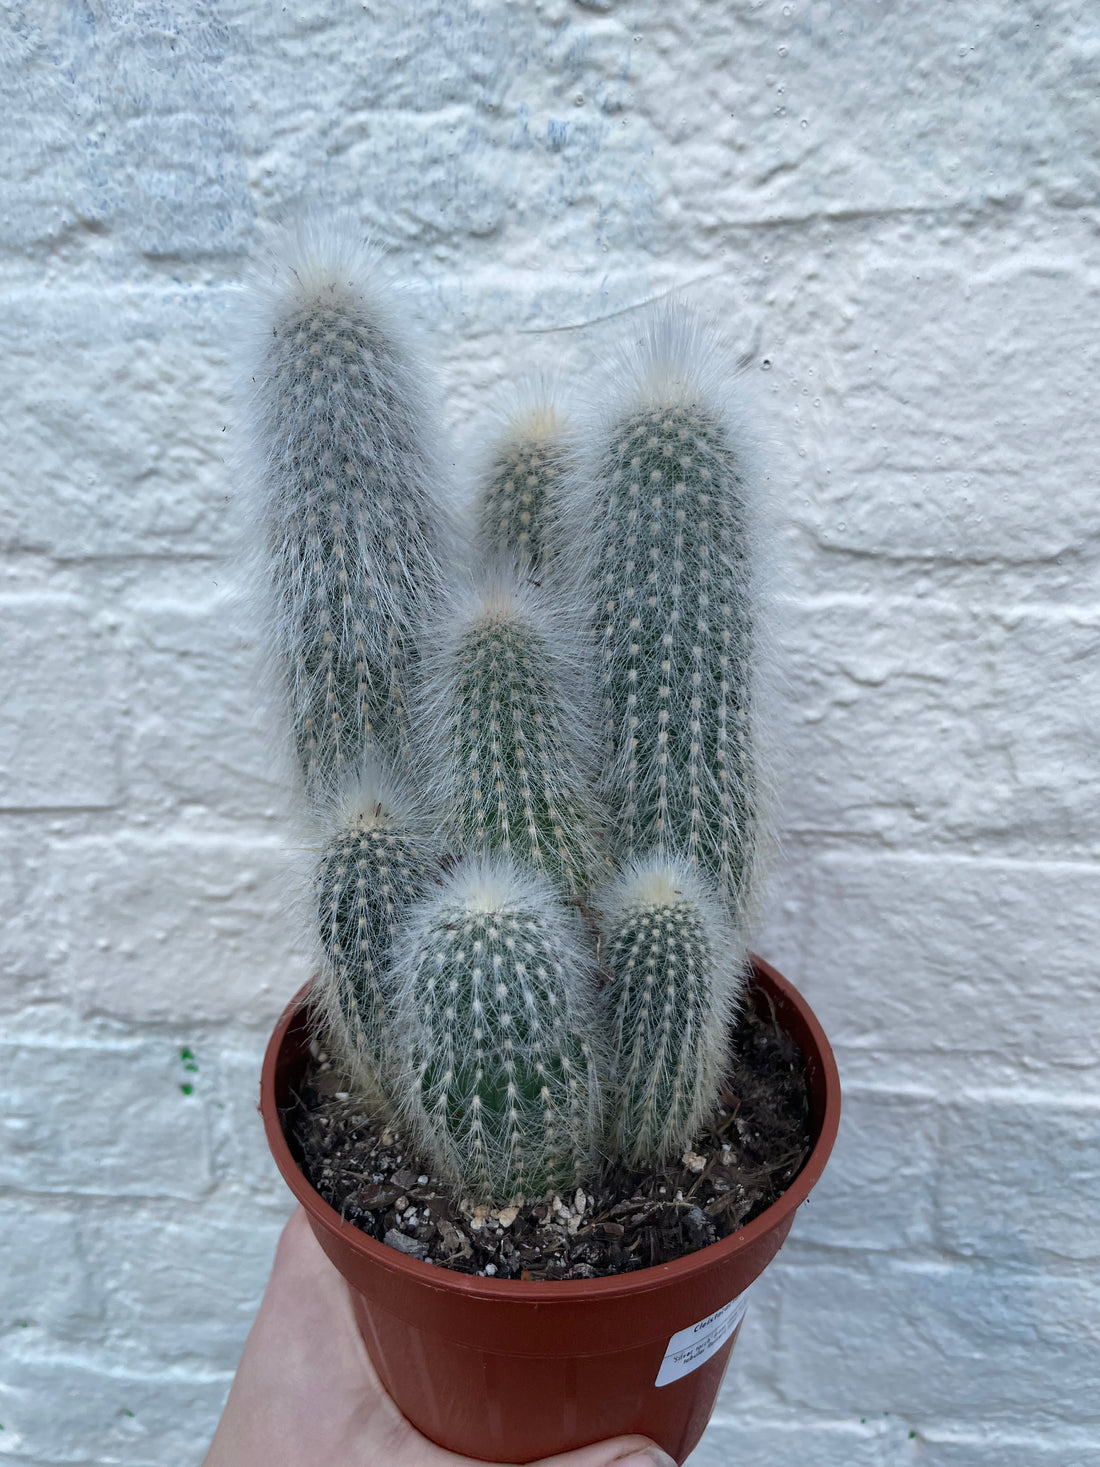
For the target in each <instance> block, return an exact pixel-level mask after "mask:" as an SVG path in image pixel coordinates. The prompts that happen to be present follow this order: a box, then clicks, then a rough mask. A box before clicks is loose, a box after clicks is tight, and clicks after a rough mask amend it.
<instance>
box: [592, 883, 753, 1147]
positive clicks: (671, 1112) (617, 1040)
mask: <svg viewBox="0 0 1100 1467" xmlns="http://www.w3.org/2000/svg"><path fill="white" fill-rule="evenodd" d="M602 907H603V912H604V918H605V931H606V937H607V945H606V948H605V954H606V956H605V961H606V964H607V967H608V968H609V970H610V972H611V984H610V986H609V988H608V989H607V990H606V991H605V994H604V998H605V1001H606V1002H607V1003H608V1005H609V1007H610V1010H611V1014H612V1023H611V1052H612V1055H613V1056H614V1058H613V1060H612V1069H611V1074H610V1077H609V1082H608V1087H607V1124H608V1139H609V1145H610V1149H611V1150H612V1151H613V1153H614V1154H615V1155H617V1156H619V1157H620V1158H621V1159H622V1160H623V1161H625V1162H627V1164H628V1165H630V1166H637V1167H640V1166H647V1165H659V1164H661V1163H662V1162H666V1161H668V1160H669V1158H670V1157H674V1156H680V1155H681V1154H682V1153H683V1152H684V1151H685V1150H686V1149H687V1148H688V1147H689V1146H690V1144H691V1141H692V1138H693V1137H695V1136H696V1135H698V1133H699V1131H700V1129H701V1127H702V1126H703V1125H704V1124H705V1123H706V1121H707V1120H708V1119H709V1117H710V1116H711V1115H712V1114H713V1112H714V1109H715V1106H716V1104H717V1100H718V1095H719V1088H720V1084H721V1080H722V1076H723V1073H724V1070H725V1065H726V1061H727V1036H728V1032H729V1025H730V1022H731V1020H732V1018H733V1015H734V1012H735V1010H736V1004H737V1000H738V998H739V996H740V991H741V987H742V984H743V969H744V957H743V954H740V953H739V952H738V950H737V946H736V943H735V941H734V939H733V936H732V933H731V931H730V927H729V920H728V918H727V917H726V915H725V913H724V912H723V911H722V910H721V908H720V906H719V904H718V903H717V901H716V900H715V899H714V898H713V897H712V896H710V895H709V894H708V893H707V892H706V891H705V890H704V888H703V885H702V883H701V882H700V880H699V878H698V874H697V873H696V872H695V871H693V869H692V868H691V867H689V866H688V864H687V863H686V861H683V860H672V861H669V860H666V859H665V858H663V857H660V856H655V857H651V858H650V859H648V860H646V861H642V862H639V863H636V864H635V865H634V866H633V868H631V869H630V870H629V871H628V872H627V873H626V875H625V876H624V877H623V878H621V880H620V882H619V883H618V885H617V886H616V888H615V889H614V890H613V891H612V892H611V893H610V895H609V896H608V897H607V899H606V900H605V901H604V902H603V903H602Z"/></svg>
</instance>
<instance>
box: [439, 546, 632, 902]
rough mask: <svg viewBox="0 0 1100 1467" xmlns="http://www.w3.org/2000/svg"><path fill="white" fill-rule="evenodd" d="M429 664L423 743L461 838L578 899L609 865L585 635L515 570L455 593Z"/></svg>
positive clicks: (450, 826)
mask: <svg viewBox="0 0 1100 1467" xmlns="http://www.w3.org/2000/svg"><path fill="white" fill-rule="evenodd" d="M428 640H429V643H432V642H436V643H437V646H436V648H435V650H434V651H432V652H429V653H427V654H426V656H425V659H424V664H423V669H422V672H423V693H424V696H423V700H422V701H423V713H422V720H423V743H424V750H425V754H426V756H427V758H428V760H429V761H430V764H431V767H432V770H433V789H434V794H435V797H436V800H437V803H438V804H439V805H440V807H441V808H442V809H443V811H444V812H445V813H444V818H445V821H446V830H447V834H448V836H449V837H450V839H451V840H452V841H453V842H454V844H455V845H456V847H459V848H467V849H470V850H473V851H476V852H481V853H489V852H492V851H503V852H506V853H510V854H512V855H513V856H515V857H516V858H517V859H519V860H521V861H528V862H530V863H531V864H532V865H533V866H534V867H536V869H538V870H540V871H542V872H544V873H545V874H546V875H547V876H549V877H550V878H551V879H552V880H553V881H555V882H556V883H558V885H559V886H561V887H562V889H563V890H564V891H566V892H568V893H569V894H570V895H572V896H576V897H581V898H583V897H584V895H585V894H586V893H587V891H588V889H589V887H590V885H591V883H592V882H593V881H595V880H599V879H602V878H604V877H605V876H606V875H607V874H608V872H609V869H610V868H609V866H608V863H607V858H606V855H605V853H604V849H603V835H602V829H601V821H600V814H599V810H598V807H597V804H596V800H595V796H594V794H593V793H592V777H591V772H590V767H589V764H590V756H589V751H588V747H587V742H586V741H587V738H588V735H589V730H590V728H591V724H592V721H593V715H592V712H591V709H590V707H589V704H588V701H587V695H586V690H585V688H584V686H583V684H582V683H581V682H580V681H579V678H578V662H579V661H580V660H581V659H582V658H583V653H584V643H583V641H578V640H577V638H576V637H575V636H573V635H571V633H570V631H569V625H568V621H567V619H566V618H565V617H564V616H562V615H560V614H554V613H551V612H550V610H549V609H548V607H547V605H546V603H545V600H544V599H542V598H540V596H539V594H538V592H537V591H536V590H535V589H534V588H533V587H530V586H527V585H525V584H523V583H522V582H521V581H520V580H519V579H518V578H517V577H516V576H515V575H514V574H513V573H512V572H510V571H508V570H506V569H505V570H500V571H497V572H494V573H490V574H488V575H487V576H486V577H485V578H484V579H483V580H482V582H481V583H480V584H479V586H477V587H476V588H473V589H470V588H464V589H461V590H459V591H456V592H455V594H454V595H453V597H452V598H451V600H450V602H449V603H448V606H447V609H446V613H445V621H444V623H443V624H441V627H440V631H439V634H438V637H436V636H429V639H428Z"/></svg>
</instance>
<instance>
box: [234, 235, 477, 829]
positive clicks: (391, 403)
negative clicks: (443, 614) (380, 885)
mask: <svg viewBox="0 0 1100 1467" xmlns="http://www.w3.org/2000/svg"><path fill="white" fill-rule="evenodd" d="M270 277H271V278H270V279H269V280H265V281H263V282H259V283H258V284H257V289H256V292H255V304H256V307H257V319H258V322H259V324H260V325H261V326H262V331H261V332H258V333H257V347H256V351H255V360H254V363H253V368H252V392H251V397H252V408H253V440H254V445H255V451H256V457H257V459H258V481H259V482H258V487H259V490H260V496H261V500H262V505H261V514H260V518H261V520H262V525H263V547H262V558H263V568H262V571H261V573H260V574H261V579H262V581H263V582H265V583H266V588H267V590H268V593H269V595H270V599H271V601H272V602H273V607H272V621H273V624H274V640H275V652H276V657H277V660H278V662H279V663H280V665H281V671H282V676H283V678H284V681H285V685H286V688H287V692H288V696H289V703H290V711H291V722H292V725H293V736H294V743H295V748H296V752H297V756H298V760H299V763H300V766H301V770H302V774H303V778H304V781H305V786H306V792H307V796H308V798H309V802H310V804H311V805H312V806H313V807H314V808H324V807H325V806H326V805H329V804H331V803H332V802H333V801H335V800H338V799H339V798H340V794H341V789H342V786H343V785H344V784H345V783H353V782H354V781H355V779H356V778H357V776H358V771H359V763H360V760H361V758H362V757H363V756H364V754H368V755H369V754H370V753H371V751H373V752H374V753H376V754H378V753H383V754H391V755H392V754H393V753H394V752H395V751H402V750H404V749H406V748H407V742H408V708H407V698H408V690H407V685H408V678H409V673H410V669H411V663H412V660H413V657H414V654H415V649H416V645H417V635H418V631H419V627H420V624H421V622H422V619H423V618H424V617H425V616H426V615H429V614H431V612H432V610H433V608H434V607H435V606H436V604H437V602H438V598H439V593H440V588H441V584H442V580H443V567H442V562H443V554H444V549H443V547H444V546H445V545H446V544H447V543H448V535H449V531H448V530H447V527H446V524H447V515H446V511H445V509H444V506H443V502H442V501H441V499H440V496H439V489H440V485H441V483H442V482H443V476H442V474H441V473H440V469H439V461H438V449H437V447H436V435H435V433H434V431H433V428H432V424H431V422H430V414H429V412H428V409H427V406H426V401H425V393H424V388H423V386H422V377H423V374H422V371H421V370H420V368H419V365H418V364H417V362H416V359H415V353H414V352H413V351H412V349H411V347H410V346H409V344H408V342H407V340H406V331H405V328H404V327H403V324H402V322H401V319H400V315H399V310H398V306H397V304H396V302H395V299H394V296H395V292H394V291H393V289H392V287H389V286H388V285H387V283H386V280H385V276H384V272H383V269H382V266H381V262H380V259H379V257H378V256H377V255H376V254H375V253H374V252H372V251H371V250H369V249H367V248H365V247H364V248H359V247H355V246H352V245H350V244H348V243H347V242H346V241H343V242H342V241H340V240H338V239H337V240H327V239H325V238H324V237H323V236H321V235H319V234H318V233H317V232H314V233H312V234H309V233H307V234H304V235H303V236H301V237H300V238H299V239H298V240H297V241H296V242H295V243H294V245H293V246H292V247H291V248H290V250H289V251H288V252H287V254H286V257H285V258H284V259H283V260H282V261H281V262H279V263H278V264H277V265H275V266H274V268H273V270H272V271H271V272H270Z"/></svg>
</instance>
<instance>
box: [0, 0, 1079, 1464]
mask: <svg viewBox="0 0 1100 1467" xmlns="http://www.w3.org/2000/svg"><path fill="white" fill-rule="evenodd" d="M0 26H2V31H0V36H2V47H0V57H2V61H3V66H4V77H3V82H2V97H3V104H4V116H5V120H4V126H3V128H2V130H0V302H2V309H0V402H2V404H3V407H2V410H0V444H2V447H0V485H2V489H0V503H2V514H0V623H2V626H3V641H2V648H0V656H2V659H3V674H2V686H3V698H2V700H0V900H2V907H0V910H2V912H3V918H4V923H3V937H2V943H3V949H2V964H3V979H2V983H0V1040H2V1045H0V1047H2V1055H0V1089H2V1091H3V1097H2V1105H0V1111H2V1113H0V1124H2V1128H3V1147H2V1150H0V1216H2V1222H0V1381H2V1384H3V1394H2V1396H0V1403H2V1404H0V1422H2V1429H0V1453H6V1454H8V1455H9V1456H10V1457H11V1458H12V1459H13V1460H14V1461H16V1462H18V1463H21V1464H26V1467H30V1464H36V1467H42V1464H47V1463H50V1464H52V1463H71V1464H81V1467H90V1464H105V1463H116V1462H117V1463H126V1464H130V1467H154V1464H155V1467H176V1464H180V1467H184V1464H189V1463H195V1462H197V1461H198V1460H199V1458H200V1457H201V1455H202V1452H203V1450H204V1448H205V1444H206V1441H207V1439H208V1438H209V1434H210V1432H211V1430H212V1427H213V1424H214V1421H215V1420H216V1418H217V1414H218V1412H219V1409H220V1406H221V1402H222V1400H223V1398H224V1394H225V1390H226V1388H227V1384H228V1381H229V1379H230V1377H231V1374H232V1370H233V1367H234V1364H235V1360H236V1357H237V1354H238V1352H239V1349H240V1345H241V1341H242V1340H243V1337H244V1334H245V1332H246V1330H247V1327H248V1324H249V1321H250V1318H251V1315H252V1313H253V1310H254V1308H255V1304H256V1301H257V1298H258V1295H259V1292H260V1289H261V1287H262V1284H263V1280H264V1278H265V1275H266V1271H267V1268H268V1265H269V1262H270V1257H271V1252H272V1248H273V1245H274V1241H275V1238H276V1236H277V1234H278V1230H279V1227H280V1225H281V1222H282V1219H283V1218H284V1216H285V1214H286V1212H287V1199H286V1196H285V1194H284V1192H283V1190H282V1188H281V1185H280V1183H279V1182H278V1180H277V1179H276V1177H275V1175H274V1174H273V1169H272V1167H271V1165H270V1164H269V1162H268V1160H267V1157H266V1152H265V1148H264V1145H263V1141H262V1137H261V1134H260V1130H259V1122H258V1117H257V1116H256V1114H255V1110H254V1096H255V1089H256V1078H257V1067H258V1061H259V1055H260V1052H261V1049H262V1045H263V1042H264V1038H265V1034H266V1030H267V1028H268V1026H269V1025H270V1022H271V1020H272V1018H273V1016H274V1015H275V1014H276V1012H277V1011H278V1009H279V1008H280V1006H281V1005H282V1003H283V1002H284V1001H285V1000H286V998H287V997H288V996H289V994H290V993H291V992H292V991H293V990H294V989H295V987H296V986H297V985H298V984H299V983H300V982H301V980H302V978H303V976H304V974H305V964H306V955H305V948H304V944H303V943H302V942H301V941H300V940H299V938H298V935H297V932H296V929H295V925H294V922H293V920H292V917H291V916H290V915H288V913H289V911H290V908H291V907H292V905H293V904H292V903H291V902H288V900H287V893H288V892H292V890H293V886H294V882H295V879H296V877H295V861H294V859H293V852H292V849H291V845H292V833H291V828H290V823H289V820H288V814H287V811H288V803H287V800H286V797H285V794H284V792H283V788H282V784H281V775H280V772H279V770H278V768H277V766H276V765H275V764H274V763H273V761H272V758H271V756H270V752H269V750H270V742H269V740H268V738H267V736H266V735H265V731H264V720H263V717H262V716H261V715H259V714H257V713H256V712H255V704H254V698H253V695H252V693H251V692H250V687H251V669H252V667H253V662H254V659H253V654H252V649H251V646H250V644H249V637H248V634H247V630H246V629H243V624H242V623H241V621H240V620H239V618H238V617H237V616H236V614H235V612H234V606H235V595H236V592H237V590H238V589H239V573H238V568H237V565H236V564H235V563H234V561H233V559H232V558H231V557H229V556H228V555H227V547H228V546H230V545H231V544H232V539H233V535H234V534H235V532H236V529H237V527H238V518H239V510H238V506H237V501H236V499H235V489H236V487H237V486H236V483H235V479H234V474H233V471H232V466H231V465H232V457H231V455H232V451H233V449H234V448H235V447H236V445H237V443H238V442H239V436H240V435H239V431H238V425H237V422H236V419H235V416H234V413H233V409H232V406H231V403H230V396H229V392H230V382H231V371H230V367H229V358H230V352H231V347H232V342H231V340H230V339H229V331H228V328H227V321H228V320H229V319H230V317H229V311H230V308H231V306H232V304H233V300H234V296H235V293H236V292H237V290H238V287H239V282H240V280H241V277H242V273H243V271H244V269H245V265H246V261H247V259H248V257H249V254H250V253H251V252H252V251H253V250H254V249H255V248H256V246H257V244H258V243H259V242H261V241H262V240H263V239H264V238H265V236H266V234H267V233H268V232H269V230H270V228H271V225H272V221H274V220H276V219H277V218H279V217H281V216H282V215H284V214H286V213H287V212H293V211H296V210H301V209H303V208H309V209H313V210H317V211H328V210H334V209H337V208H346V209H350V210H351V211H352V212H353V214H354V215H355V216H356V217H357V218H358V219H359V220H361V221H362V223H363V224H364V225H365V226H366V227H367V228H369V229H370V230H371V231H372V232H373V233H374V234H375V235H376V237H377V238H378V239H380V240H381V241H382V242H384V243H385V244H387V245H389V246H391V247H392V248H393V249H394V250H395V251H397V252H399V254H400V256H401V258H402V261H403V264H404V267H405V270H406V272H407V273H409V274H411V275H412V276H413V277H415V278H416V279H417V280H418V281H419V282H420V288H419V303H420V306H421V307H422V309H423V314H424V315H425V317H426V319H427V320H428V321H429V322H430V323H431V324H432V326H433V327H434V329H435V332H436V337H437V340H438V343H439V349H440V354H441V360H442V367H443V372H444V376H445V379H446V382H447V385H448V388H449V391H450V394H451V404H452V412H453V416H454V418H455V420H456V421H459V420H463V419H465V418H466V416H467V415H468V414H469V413H470V411H471V410H472V409H473V408H475V407H476V405H477V404H478V403H480V402H482V401H484V398H485V394H486V393H487V392H488V391H489V390H490V389H491V388H492V387H493V385H494V384H496V383H497V382H498V381H500V380H501V379H502V378H503V377H505V376H506V375H508V374H510V373H512V372H513V371H514V370H515V369H516V367H517V366H519V365H533V364H539V363H553V362H558V361H561V360H568V361H570V362H572V363H574V364H576V366H577V367H578V368H581V367H584V366H585V365H588V364H591V363H592V362H593V361H594V360H595V359H597V358H598V357H599V355H600V353H601V352H602V351H604V350H606V343H607V342H608V340H609V339H610V335H609V333H610V332H612V331H613V329H614V328H615V327H616V325H618V326H620V327H621V326H623V325H629V322H630V319H631V318H630V316H629V312H630V311H631V310H632V309H633V308H634V307H637V306H639V305H640V304H642V303H644V302H646V301H648V300H650V299H653V298H655V297H658V296H660V295H662V294H663V293H665V292H667V291H669V290H672V289H677V290H679V291H680V292H681V293H682V294H683V295H684V296H685V297H686V298H687V299H688V300H690V301H692V302H694V303H695V304H697V305H698V306H699V307H701V308H703V309H706V310H713V311H714V312H716V313H718V315H719V316H720V317H721V318H722V320H723V322H724V325H725V328H726V331H727V334H728V336H729V338H730V340H731V342H732V343H733V344H734V346H735V349H736V350H737V351H739V352H741V353H743V354H744V355H745V357H746V359H747V361H748V364H749V365H748V378H749V381H750V384H751V385H752V386H753V387H754V389H755V393H756V398H757V402H758V410H759V414H760V417H761V422H762V425H763V426H762V435H763V437H764V438H765V440H766V442H767V443H768V444H769V445H770V447H769V448H768V457H769V462H770V466H771V468H770V488H771V491H772V498H773V501H774V505H775V510H776V516H775V518H776V524H777V536H778V538H779V541H780V542H781V545H782V552H783V553H782V562H781V565H782V568H781V571H780V574H779V577H778V586H777V591H778V606H777V616H778V619H779V623H780V631H779V640H780V644H781V659H782V663H783V668H784V672H785V676H786V691H785V694H784V701H783V708H782V724H783V730H784V741H785V744H786V751H787V752H786V766H787V773H786V776H785V781H784V783H785V813H784V832H785V858H784V862H783V865H782V867H781V868H780V870H779V872H778V873H777V877H776V881H775V886H774V892H773V899H772V902H771V905H770V908H769V913H768V918H767V922H766V928H765V932H764V933H763V934H762V936H761V938H760V942H759V944H758V946H759V947H760V949H761V951H763V952H764V953H765V954H766V955H767V956H769V957H770V958H772V959H773V960H774V961H775V962H776V963H777V964H778V965H779V966H780V967H781V968H782V969H784V970H785V971H786V972H787V973H788V974H789V975H790V976H791V977H792V978H793V979H794V980H795V982H796V983H798V984H799V985H800V986H802V987H803V988H804V990H805V991H806V993H807V995H808V996H809V997H810V998H811V1001H812V1002H813V1003H814V1004H815V1006H816V1007H817V1008H818V1011H819V1013H820V1014H821V1016H822V1018H823V1020H824V1022H825V1024H826V1027H827V1029H828V1031H829V1033H830V1035H831V1036H832V1038H833V1040H834V1042H835V1045H836V1048H837V1054H838V1058H839V1061H840V1065H841V1070H842V1075H843V1078H844V1081H845V1084H846V1111H845V1117H844V1123H843V1129H842V1133H841V1137H840V1141H839V1143H838V1146H837V1151H836V1155H835V1159H834V1161H833V1163H832V1166H831V1169H830V1171H829V1173H828V1174H827V1177H826V1179H825V1180H824V1181H823V1182H822V1184H821V1186H820V1188H819V1189H818V1191H817V1192H815V1194H814V1196H813V1198H812V1199H811V1201H810V1203H809V1204H808V1205H807V1206H806V1207H805V1208H804V1209H803V1211H802V1213H801V1214H800V1216H799V1218H798V1219H797V1221H796V1226H795V1230H794V1235H793V1236H792V1239H791V1241H790V1243H789V1245H788V1247H787V1248H786V1250H785V1251H784V1253H783V1255H782V1257H781V1259H780V1260H778V1261H777V1263H776V1264H775V1265H774V1266H773V1268H772V1269H771V1270H770V1271H769V1273H768V1275H767V1276H766V1277H765V1279H764V1280H762V1282H761V1284H760V1286H759V1288H758V1290H757V1295H756V1299H755V1301H754V1303H753V1305H752V1308H751V1309H750V1312H749V1315H748V1319H747V1321H746V1325H745V1328H744V1331H743V1337H742V1342H741V1344H740V1346H739V1348H738V1352H737V1355H736V1357H735V1363H734V1365H733V1366H732V1368H731V1371H730V1375H729V1378H728V1381H727V1384H726V1387H725V1391H724V1395H723V1397H722V1404H721V1410H720V1412H719V1414H718V1416H717V1418H716V1420H715V1422H714V1423H713V1425H712V1427H711V1428H710V1430H709V1432H708V1434H707V1436H706V1438H705V1439H704V1443H703V1445H702V1446H701V1447H700V1448H699V1450H698V1452H697V1454H696V1456H695V1457H693V1459H692V1462H693V1464H698V1467H726V1464H729V1463H732V1462H737V1463H738V1464H741V1467H749V1464H764V1463H767V1464H769V1467H782V1464H791V1467H804V1464H807V1463H809V1464H813V1467H886V1464H890V1467H894V1464H903V1463H910V1462H912V1463H921V1464H926V1467H994V1464H995V1467H1083V1464H1086V1463H1088V1464H1091V1463H1100V1396H1098V1394H1097V1389H1096V1383H1097V1380H1098V1379H1100V1228H1098V1227H1097V1224H1096V1214H1097V1211H1098V1204H1100V1174H1098V1173H1100V1161H1098V1146H1097V1143H1098V1141H1100V1090H1098V1086H1097V1072H1098V1067H1100V978H1098V971H1097V970H1098V959H1097V953H1098V951H1100V900H1098V898H1100V873H1098V868H1097V860H1098V856H1100V783H1098V781H1097V778H1096V767H1097V759H1096V756H1097V742H1098V741H1097V725H1098V721H1100V720H1098V717H1097V714H1098V709H1100V670H1098V668H1100V662H1098V658H1097V649H1098V647H1100V601H1098V597H1097V571H1098V564H1100V531H1098V528H1097V527H1098V526H1100V509H1098V503H1097V499H1098V496H1097V490H1098V485H1097V470H1096V455H1095V448H1096V440H1097V431H1096V423H1097V418H1098V407H1100V403H1098V394H1100V388H1098V384H1100V344H1098V332H1097V321H1098V306H1100V265H1098V263H1097V261H1098V256H1097V251H1096V242H1097V226H1098V222H1100V210H1098V207H1097V206H1098V198H1097V192H1098V181H1100V142H1098V139H1100V104H1098V102H1097V95H1098V94H1097V90H1096V68H1097V65H1098V64H1100V21H1098V20H1097V18H1096V16H1095V14H1094V13H1090V7H1089V6H1088V5H1087V4H1085V3H1084V0H1082V3H1080V4H1075V3H1069V0H1021V3H1017V4H1013V5H1004V4H999V3H996V0H972V3H967V4H965V5H956V4H952V3H950V0H929V3H926V4H910V3H896V4H892V3H886V0H846V3H840V0H832V3H831V0H789V3H783V0H721V3H716V0H710V3H704V0H680V3H677V4H675V5H663V4H659V3H657V0H636V3H629V0H623V3H616V0H583V3H581V0H578V3H572V4H571V3H567V0H520V3H507V0H485V3H483V4H480V5H476V6H475V5H473V4H469V3H466V0H420V3H415V0H387V3H381V0H368V3H365V4H362V5H360V4H355V5H352V4H343V3H333V0H288V3H287V4H285V5H281V4H279V5H272V4H268V3H265V0H223V3H209V4H206V3H200V0H190V3H185V0H174V3H173V0H164V3H160V0H24V3H20V0H12V3H9V4H8V5H7V6H6V7H5V8H4V13H3V18H2V20H0ZM192 1057H193V1058H192Z"/></svg>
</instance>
